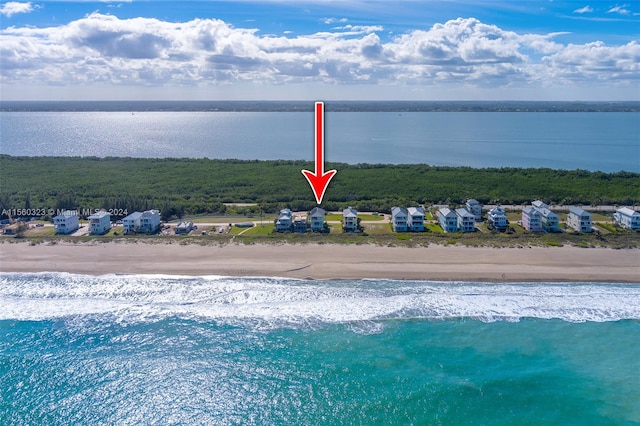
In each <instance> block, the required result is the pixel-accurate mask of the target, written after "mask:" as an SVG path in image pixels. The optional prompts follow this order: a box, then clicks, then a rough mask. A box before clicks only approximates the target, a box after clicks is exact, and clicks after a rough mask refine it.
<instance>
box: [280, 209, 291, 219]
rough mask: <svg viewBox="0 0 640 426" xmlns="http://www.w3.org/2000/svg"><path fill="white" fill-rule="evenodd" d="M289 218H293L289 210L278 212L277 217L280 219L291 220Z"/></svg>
mask: <svg viewBox="0 0 640 426" xmlns="http://www.w3.org/2000/svg"><path fill="white" fill-rule="evenodd" d="M291 216H293V212H292V211H291V210H290V209H282V210H280V216H279V218H280V219H284V218H287V219H291Z"/></svg>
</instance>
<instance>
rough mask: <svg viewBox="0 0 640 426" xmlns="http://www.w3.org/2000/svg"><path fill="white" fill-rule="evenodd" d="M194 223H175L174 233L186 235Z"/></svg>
mask: <svg viewBox="0 0 640 426" xmlns="http://www.w3.org/2000/svg"><path fill="white" fill-rule="evenodd" d="M193 229H194V225H193V222H180V223H179V224H177V225H176V228H175V233H176V235H182V234H184V235H186V234H188V233H189V232H191V231H193Z"/></svg>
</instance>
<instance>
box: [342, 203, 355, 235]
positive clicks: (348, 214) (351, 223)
mask: <svg viewBox="0 0 640 426" xmlns="http://www.w3.org/2000/svg"><path fill="white" fill-rule="evenodd" d="M342 229H344V230H345V231H347V232H354V231H357V230H358V211H357V210H356V209H354V208H353V207H347V208H346V209H344V210H343V211H342Z"/></svg>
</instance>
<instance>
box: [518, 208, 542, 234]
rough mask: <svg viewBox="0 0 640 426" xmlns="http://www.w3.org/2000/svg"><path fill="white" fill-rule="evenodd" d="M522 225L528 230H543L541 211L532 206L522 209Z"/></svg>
mask: <svg viewBox="0 0 640 426" xmlns="http://www.w3.org/2000/svg"><path fill="white" fill-rule="evenodd" d="M522 227H523V228H524V229H526V230H527V231H531V232H541V231H542V217H541V215H540V212H539V211H538V210H536V209H534V208H533V207H531V206H529V207H525V208H524V209H522Z"/></svg>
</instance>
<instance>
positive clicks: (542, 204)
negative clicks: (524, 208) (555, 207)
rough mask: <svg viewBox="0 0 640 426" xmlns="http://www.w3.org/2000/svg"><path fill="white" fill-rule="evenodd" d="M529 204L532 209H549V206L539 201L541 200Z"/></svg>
mask: <svg viewBox="0 0 640 426" xmlns="http://www.w3.org/2000/svg"><path fill="white" fill-rule="evenodd" d="M531 204H532V205H533V207H537V208H545V209H548V208H549V206H548V205H547V204H545V203H544V201H541V200H536V201H534V202H533V203H531Z"/></svg>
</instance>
